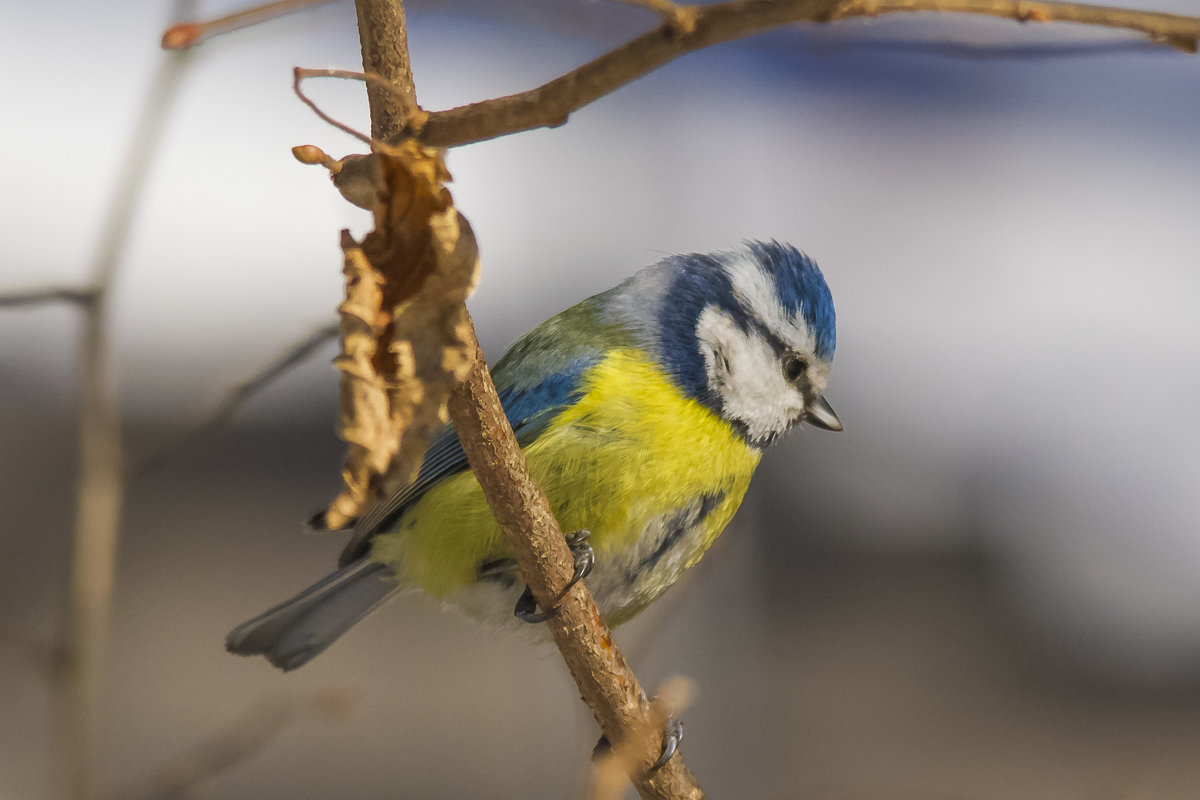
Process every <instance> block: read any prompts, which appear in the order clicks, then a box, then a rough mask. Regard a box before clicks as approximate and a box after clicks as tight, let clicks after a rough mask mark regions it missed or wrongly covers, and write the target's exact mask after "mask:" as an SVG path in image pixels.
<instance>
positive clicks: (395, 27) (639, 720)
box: [355, 0, 703, 800]
mask: <svg viewBox="0 0 1200 800" xmlns="http://www.w3.org/2000/svg"><path fill="white" fill-rule="evenodd" d="M355 5H356V8H357V10H358V20H359V36H360V39H361V41H362V50H363V64H364V72H367V73H373V74H378V75H380V76H381V77H383V78H384V79H385V80H392V81H393V82H395V83H396V85H397V86H398V87H399V88H400V89H401V91H400V92H399V93H393V92H387V91H384V90H383V88H381V87H380V86H378V85H375V84H373V83H368V85H367V95H368V98H369V99H370V102H371V135H372V138H373V139H376V140H379V141H384V142H390V141H395V140H396V139H397V138H399V137H401V136H402V135H403V133H404V125H405V122H406V121H414V120H413V117H412V116H411V115H412V114H413V112H414V110H415V111H417V112H419V113H423V112H420V111H419V107H418V106H417V104H416V95H415V92H414V91H413V88H412V73H411V70H410V68H409V57H408V48H407V39H406V37H405V33H404V12H403V9H402V8H401V5H400V2H399V0H356V4H355ZM396 76H399V79H396ZM415 121H417V122H419V119H418V120H415ZM466 328H467V331H466V332H467V335H468V336H469V338H470V342H469V344H470V346H471V349H472V350H473V351H474V354H473V359H472V363H471V367H470V371H469V373H468V375H467V378H466V380H465V381H464V382H463V383H462V384H460V385H459V386H458V388H457V389H456V390H455V391H454V392H453V393H452V394H451V396H450V400H449V412H450V417H451V419H452V421H453V422H454V425H455V428H456V430H457V431H458V434H459V439H460V440H461V441H462V444H463V449H464V450H465V452H466V455H467V459H468V461H469V463H470V465H471V469H472V470H473V471H474V473H475V476H476V478H477V479H478V481H479V483H480V486H481V487H482V489H483V492H484V495H485V497H486V498H487V501H488V504H489V506H490V507H491V509H492V513H493V514H494V515H495V516H496V519H497V521H498V522H499V523H500V525H501V527H502V528H503V529H504V532H505V534H506V536H507V538H508V540H509V545H510V547H511V548H512V550H513V556H514V557H515V558H516V561H517V564H518V566H519V567H520V569H521V572H522V576H523V578H524V580H525V582H526V583H527V584H528V586H529V588H530V590H531V591H532V592H533V595H534V597H535V598H536V599H537V600H538V602H539V603H540V605H541V607H542V608H557V612H556V613H555V614H554V615H553V616H552V617H551V618H550V619H549V620H548V621H547V623H546V624H547V625H548V626H549V628H550V631H551V634H552V635H553V637H554V641H555V644H557V645H558V648H559V651H560V652H561V653H562V655H563V659H564V661H565V662H566V664H567V667H568V669H569V670H570V672H571V676H572V677H573V678H574V679H575V683H576V685H577V686H578V687H579V691H580V694H581V695H582V696H583V699H584V701H585V702H587V704H588V705H589V706H590V707H591V709H592V713H593V714H594V715H595V717H596V721H597V722H598V723H599V724H600V728H601V730H603V731H604V733H605V735H606V736H607V737H608V739H609V741H610V742H612V743H613V744H614V745H615V746H616V747H618V748H620V747H622V746H623V745H624V746H627V747H631V746H632V744H631V743H633V742H639V741H641V740H642V738H643V737H642V736H641V735H640V734H644V732H646V731H653V733H652V735H650V736H648V737H645V740H644V741H642V744H644V745H645V746H644V747H643V748H639V749H640V752H637V753H635V754H633V756H631V757H630V758H629V763H630V764H635V765H636V769H633V770H631V771H630V775H631V777H632V779H633V781H634V783H635V785H636V787H637V789H638V791H639V792H640V793H641V794H642V796H643V797H648V798H692V799H693V800H698V798H701V797H703V795H702V793H701V792H700V789H699V787H698V786H697V785H696V781H695V778H694V777H693V776H692V774H691V773H690V772H689V771H688V769H687V768H686V767H685V766H684V765H683V760H682V758H680V757H679V756H678V755H676V756H675V757H673V758H671V759H670V761H668V762H667V764H666V765H665V766H664V767H663V768H662V769H660V770H658V771H657V772H655V773H653V774H652V775H647V770H648V768H649V767H650V765H651V764H653V762H654V761H655V760H656V759H657V757H658V753H659V747H658V745H659V744H661V723H659V725H658V730H657V731H654V730H653V729H654V728H655V727H656V722H658V719H657V714H656V712H655V709H653V708H652V707H651V704H650V702H649V701H648V700H647V698H646V694H645V692H643V691H642V688H641V686H640V684H639V683H638V681H637V678H636V677H635V676H634V674H633V672H632V671H631V670H630V668H629V665H628V664H627V663H626V662H625V659H624V657H623V656H622V655H621V653H620V651H619V650H618V649H617V647H616V645H615V644H614V643H613V639H612V634H611V633H610V632H609V630H608V627H607V626H606V625H605V624H604V620H603V619H602V618H601V616H600V612H599V611H598V610H597V608H596V604H595V602H594V601H593V600H592V596H591V593H590V592H589V591H588V590H587V587H586V586H585V585H584V584H583V583H582V582H580V583H577V584H576V585H575V586H574V587H572V588H571V590H570V591H567V592H566V593H565V595H564V590H565V588H566V586H567V585H568V583H569V582H570V579H571V575H572V572H573V559H572V556H571V553H570V550H569V549H568V547H567V544H566V540H565V538H564V537H563V535H562V532H561V531H560V529H559V527H558V522H557V521H556V520H555V519H554V516H553V515H552V514H551V512H550V504H549V502H548V501H547V500H546V497H545V495H544V494H543V493H542V491H541V489H539V488H538V486H537V485H536V484H535V483H534V482H533V480H532V479H531V478H530V476H529V473H528V470H527V469H526V467H525V457H524V454H523V453H522V452H521V449H520V447H519V446H518V444H517V441H516V437H515V436H514V435H513V431H512V427H511V426H510V425H509V423H508V419H507V418H506V417H505V414H504V409H503V407H502V406H501V404H500V398H499V397H498V396H497V394H496V387H495V385H494V384H493V383H492V378H491V374H490V373H489V372H488V369H487V364H486V362H485V361H484V359H483V354H482V352H481V351H480V349H479V345H478V342H477V341H475V333H474V329H473V326H472V325H471V324H470V322H469V318H468V320H467V325H466Z"/></svg>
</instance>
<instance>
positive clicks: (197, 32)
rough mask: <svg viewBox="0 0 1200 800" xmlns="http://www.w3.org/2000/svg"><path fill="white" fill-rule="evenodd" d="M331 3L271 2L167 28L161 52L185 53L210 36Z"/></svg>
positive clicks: (327, 0) (321, 0) (317, 0)
mask: <svg viewBox="0 0 1200 800" xmlns="http://www.w3.org/2000/svg"><path fill="white" fill-rule="evenodd" d="M332 1H333V0H275V2H272V3H263V4H262V5H257V6H252V7H250V8H247V9H243V10H242V11H237V12H235V13H233V14H227V15H225V16H223V17H218V18H217V19H210V20H207V21H205V22H181V23H179V24H178V25H172V26H171V27H169V28H167V30H166V32H165V33H163V35H162V46H163V49H164V50H187V49H189V48H192V47H195V46H197V45H199V44H203V43H204V42H206V41H208V40H209V39H211V38H213V37H214V36H220V35H222V34H225V33H232V32H233V31H237V30H241V29H242V28H248V27H250V26H251V25H258V24H259V23H262V22H267V21H268V20H272V19H276V18H278V17H282V16H284V15H285V14H293V13H295V12H297V11H303V10H304V9H306V8H311V7H312V6H319V5H324V4H325V3H330V2H332Z"/></svg>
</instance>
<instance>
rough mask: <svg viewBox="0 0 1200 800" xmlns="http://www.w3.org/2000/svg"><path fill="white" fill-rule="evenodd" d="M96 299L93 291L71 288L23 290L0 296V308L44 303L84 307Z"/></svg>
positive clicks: (52, 287)
mask: <svg viewBox="0 0 1200 800" xmlns="http://www.w3.org/2000/svg"><path fill="white" fill-rule="evenodd" d="M95 299H96V290H95V289H79V288H76V287H73V286H49V287H46V288H44V289H25V290H23V291H17V292H5V293H3V294H0V308H17V307H21V306H36V305H44V304H46V303H73V304H75V305H79V306H86V305H88V304H90V303H92V302H93V301H95Z"/></svg>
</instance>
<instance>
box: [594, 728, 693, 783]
mask: <svg viewBox="0 0 1200 800" xmlns="http://www.w3.org/2000/svg"><path fill="white" fill-rule="evenodd" d="M682 741H683V723H682V722H680V721H679V720H678V719H676V718H675V717H668V718H667V724H666V725H665V726H664V727H663V743H662V752H661V753H659V755H658V760H657V761H655V762H654V763H653V764H651V765H650V772H657V771H658V770H660V769H662V768H663V767H665V766H666V765H667V762H668V761H670V760H671V758H672V757H673V756H674V755H675V751H676V750H678V749H679V743H680V742H682ZM611 750H612V745H611V744H609V742H608V737H607V736H601V737H600V741H598V742H596V746H595V747H594V748H592V761H597V760H599V759H601V758H603V757H604V756H605V755H607V754H608V753H609V751H611Z"/></svg>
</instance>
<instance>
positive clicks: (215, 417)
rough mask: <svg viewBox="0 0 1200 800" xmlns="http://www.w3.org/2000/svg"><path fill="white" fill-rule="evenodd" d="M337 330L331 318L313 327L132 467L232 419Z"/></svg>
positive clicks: (162, 455) (153, 461) (150, 463)
mask: <svg viewBox="0 0 1200 800" xmlns="http://www.w3.org/2000/svg"><path fill="white" fill-rule="evenodd" d="M339 333H341V328H340V327H339V325H338V323H336V322H331V323H329V324H328V325H323V326H321V327H320V328H317V329H316V330H315V331H313V332H312V333H310V334H309V335H308V336H306V337H305V338H303V339H301V340H300V341H298V342H296V343H295V344H293V345H291V346H290V347H288V349H287V350H286V351H284V352H283V353H281V354H280V355H279V357H278V358H276V359H275V360H274V361H272V362H271V363H269V364H267V365H266V366H265V367H263V368H262V369H260V370H258V371H257V372H255V373H254V374H253V375H251V376H250V377H249V378H247V379H246V380H244V381H242V382H241V383H239V384H238V385H237V386H234V387H233V388H232V389H230V390H229V393H228V394H227V395H226V396H225V399H224V400H223V401H222V402H221V404H220V405H219V406H217V408H216V410H215V411H213V412H212V414H211V415H209V417H208V419H206V420H205V421H204V422H202V423H201V424H200V425H197V426H196V427H195V428H194V429H193V430H191V431H190V432H188V433H185V434H184V435H183V436H181V437H179V438H178V439H176V440H175V441H173V442H171V443H169V444H167V445H165V446H164V447H162V448H160V449H159V450H157V451H155V452H154V453H152V454H151V455H150V456H148V457H146V458H145V459H143V460H142V461H141V462H140V463H139V464H138V466H137V468H136V469H135V470H134V471H135V472H136V473H142V472H144V471H145V470H146V469H147V468H149V467H152V466H154V465H156V464H158V463H160V462H161V461H162V460H163V459H164V458H166V457H167V456H168V455H170V454H171V453H175V452H178V451H180V450H184V449H186V448H187V447H188V446H189V445H191V444H193V443H195V442H197V441H199V440H200V439H202V438H204V437H205V436H207V435H208V434H210V433H212V432H213V431H215V430H217V429H218V428H220V427H221V426H222V425H225V424H226V423H227V422H229V420H231V419H233V415H234V414H236V413H237V412H238V410H239V409H240V408H241V407H242V406H244V405H245V404H246V403H247V402H249V400H250V398H252V397H254V396H255V395H256V394H258V393H259V392H261V391H262V390H263V389H265V388H266V387H267V386H269V385H270V384H271V383H272V382H274V381H275V380H277V379H278V378H280V377H281V376H283V375H284V374H285V373H287V372H288V371H289V370H291V369H292V368H293V367H295V366H297V365H299V364H300V363H301V362H303V361H304V360H305V359H307V358H308V357H309V356H310V355H312V354H313V353H315V352H316V351H317V350H318V349H320V348H321V346H322V345H324V344H325V343H327V342H331V341H333V340H335V339H337V337H338V334H339Z"/></svg>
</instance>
